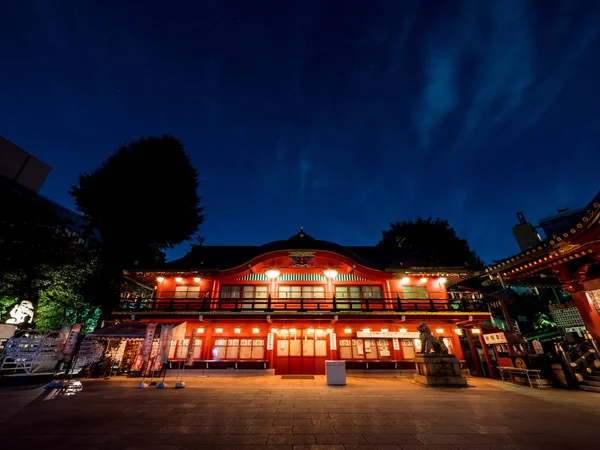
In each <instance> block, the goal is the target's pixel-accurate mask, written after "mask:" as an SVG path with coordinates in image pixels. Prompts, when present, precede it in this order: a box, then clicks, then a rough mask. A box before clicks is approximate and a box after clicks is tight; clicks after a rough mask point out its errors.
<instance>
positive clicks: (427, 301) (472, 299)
mask: <svg viewBox="0 0 600 450" xmlns="http://www.w3.org/2000/svg"><path fill="white" fill-rule="evenodd" d="M162 294H163V295H161V296H159V297H156V298H153V299H148V298H140V299H135V298H131V297H129V298H123V299H121V304H120V309H121V310H127V311H198V312H217V311H221V312H244V311H259V312H273V311H285V312H342V313H343V312H377V311H384V312H403V311H431V312H436V311H437V312H443V311H487V310H488V306H487V302H486V301H485V300H484V299H483V296H481V295H479V294H472V293H458V292H451V293H448V295H447V296H443V297H441V296H440V297H432V298H402V297H401V295H400V294H396V295H395V296H389V297H384V298H336V297H335V296H331V297H328V298H272V297H271V296H267V297H262V298H219V297H216V296H213V295H211V294H212V293H210V292H206V293H200V294H201V295H199V296H197V297H193V298H190V297H165V296H164V293H162Z"/></svg>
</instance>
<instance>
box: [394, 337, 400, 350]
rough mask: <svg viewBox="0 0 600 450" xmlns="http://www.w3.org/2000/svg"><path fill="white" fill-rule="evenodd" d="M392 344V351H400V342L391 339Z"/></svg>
mask: <svg viewBox="0 0 600 450" xmlns="http://www.w3.org/2000/svg"><path fill="white" fill-rule="evenodd" d="M392 344H393V345H394V350H400V341H399V340H398V338H394V339H392Z"/></svg>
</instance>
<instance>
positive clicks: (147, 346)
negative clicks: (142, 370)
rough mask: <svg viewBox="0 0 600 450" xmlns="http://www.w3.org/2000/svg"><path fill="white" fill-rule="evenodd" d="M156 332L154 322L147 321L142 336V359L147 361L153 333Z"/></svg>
mask: <svg viewBox="0 0 600 450" xmlns="http://www.w3.org/2000/svg"><path fill="white" fill-rule="evenodd" d="M155 333H156V324H155V323H149V324H148V325H147V326H146V336H145V337H144V343H143V344H142V352H141V353H142V354H141V356H142V361H148V359H149V358H150V352H151V351H152V342H154V334H155Z"/></svg>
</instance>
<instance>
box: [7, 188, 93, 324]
mask: <svg viewBox="0 0 600 450" xmlns="http://www.w3.org/2000/svg"><path fill="white" fill-rule="evenodd" d="M2 194H3V202H2V204H3V206H4V208H3V209H2V216H1V217H0V318H2V319H6V318H8V313H9V312H10V311H11V309H12V307H13V306H14V305H16V304H17V303H19V302H20V301H22V300H29V301H31V302H32V303H33V304H34V306H35V315H34V319H33V320H34V326H35V327H37V328H38V329H41V330H45V329H58V328H60V326H61V325H62V324H63V323H64V322H70V323H81V322H82V321H84V320H91V321H92V322H94V314H93V311H95V310H96V309H97V308H96V307H95V306H93V305H89V304H88V303H87V302H86V301H85V300H84V297H83V292H84V291H85V289H86V285H87V282H88V280H89V279H90V277H91V275H92V274H93V272H94V271H95V270H96V267H97V264H96V262H97V257H96V254H97V246H96V243H95V242H94V241H93V238H92V237H91V236H89V235H87V234H75V233H73V231H72V229H71V228H72V225H73V224H72V223H68V222H67V219H65V218H60V217H58V216H57V214H56V213H55V211H54V210H53V208H52V204H51V202H49V201H48V200H46V199H43V198H42V197H39V196H37V195H36V194H35V193H33V192H30V191H26V190H17V189H3V190H2ZM80 231H81V232H82V233H85V230H80ZM84 310H86V311H91V312H90V313H89V314H88V313H83V311H84ZM96 320H97V319H96ZM89 326H91V327H92V328H93V324H92V323H90V324H89ZM88 328H89V327H88Z"/></svg>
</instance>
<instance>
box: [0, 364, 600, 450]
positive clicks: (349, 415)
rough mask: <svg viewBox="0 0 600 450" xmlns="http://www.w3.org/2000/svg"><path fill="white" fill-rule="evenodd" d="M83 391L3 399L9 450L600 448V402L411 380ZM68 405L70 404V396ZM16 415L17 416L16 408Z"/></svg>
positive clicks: (566, 394)
mask: <svg viewBox="0 0 600 450" xmlns="http://www.w3.org/2000/svg"><path fill="white" fill-rule="evenodd" d="M167 382H168V383H169V386H170V389H167V390H159V389H155V388H153V387H149V388H147V389H135V388H134V386H135V385H136V384H137V383H139V380H137V379H127V378H113V379H112V380H108V381H105V380H83V385H82V389H81V390H78V389H72V390H71V391H70V392H66V393H65V391H50V392H45V391H44V390H43V389H42V388H36V389H29V390H23V389H22V388H21V389H14V388H0V404H1V405H3V408H4V410H5V411H8V410H10V411H13V412H12V413H10V414H5V415H4V416H3V417H0V442H2V447H3V448H7V449H11V450H12V449H21V448H23V449H24V448H27V449H31V448H41V449H70V450H72V449H91V450H96V449H114V450H117V449H123V450H125V449H130V450H134V449H148V450H220V449H239V450H244V449H245V450H255V449H256V450H258V449H261V450H263V449H264V450H375V449H380V450H476V449H485V450H500V449H503V450H534V449H535V450H537V449H540V450H558V449H561V450H565V449H566V450H568V449H578V450H581V449H598V448H600V427H598V423H599V420H600V395H599V394H595V393H590V392H581V391H564V390H558V389H546V390H535V389H531V388H528V387H521V386H515V385H509V384H503V383H502V382H499V381H493V380H483V379H469V384H470V385H471V386H472V387H470V388H468V389H452V388H427V387H421V386H417V385H415V384H414V383H413V382H412V380H411V379H409V378H371V379H368V378H367V379H364V378H363V379H361V378H349V379H348V385H347V386H344V387H328V386H326V383H325V380H324V377H322V376H317V377H316V379H315V380H282V379H281V378H280V377H278V376H273V377H252V378H187V379H186V388H185V389H172V387H173V386H174V380H167ZM67 394H68V395H67ZM11 405H13V406H15V408H17V409H12V408H11Z"/></svg>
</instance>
